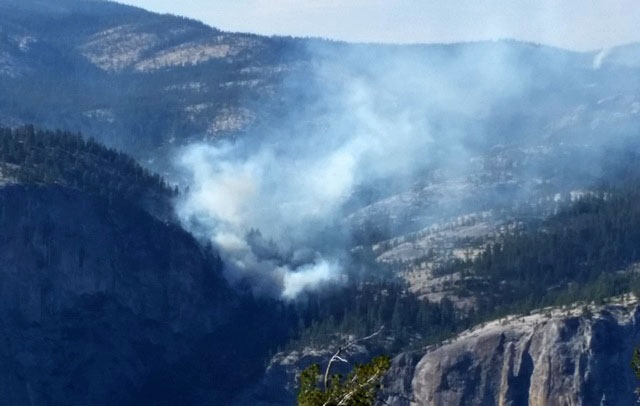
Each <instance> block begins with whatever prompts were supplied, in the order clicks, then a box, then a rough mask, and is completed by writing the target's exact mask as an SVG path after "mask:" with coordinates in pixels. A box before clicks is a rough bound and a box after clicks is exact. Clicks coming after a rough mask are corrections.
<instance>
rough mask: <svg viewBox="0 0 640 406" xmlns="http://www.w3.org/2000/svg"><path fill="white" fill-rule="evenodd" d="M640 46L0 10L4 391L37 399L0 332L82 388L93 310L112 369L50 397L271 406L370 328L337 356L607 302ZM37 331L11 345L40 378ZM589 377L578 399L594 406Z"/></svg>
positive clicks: (637, 119)
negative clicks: (342, 37)
mask: <svg viewBox="0 0 640 406" xmlns="http://www.w3.org/2000/svg"><path fill="white" fill-rule="evenodd" d="M639 55H640V45H638V44H630V45H627V46H622V47H618V48H613V49H608V50H602V51H594V52H573V51H567V50H562V49H558V48H552V47H546V46H540V45H536V44H531V43H522V42H517V41H509V40H505V41H495V42H472V43H462V44H450V45H404V46H396V45H377V44H349V43H343V42H332V41H324V40H319V39H300V38H289V37H262V36H257V35H250V34H242V33H228V32H222V31H220V30H217V29H215V28H212V27H208V26H206V25H204V24H202V23H200V22H197V21H194V20H188V19H185V18H180V17H175V16H170V15H158V14H154V13H150V12H147V11H144V10H142V9H137V8H133V7H128V6H124V5H120V4H117V3H112V2H103V1H83V0H58V1H55V2H42V1H36V0H27V1H18V0H0V127H3V128H4V129H0V195H2V196H0V198H1V200H0V203H2V207H4V209H3V210H2V211H0V221H2V222H3V228H2V230H4V231H3V233H4V238H5V239H4V240H2V239H0V241H4V242H5V243H6V244H5V246H4V247H5V248H4V251H0V254H3V253H4V254H6V255H5V256H4V257H2V256H0V260H2V261H3V263H4V265H5V267H4V268H3V269H6V270H8V271H6V272H9V274H8V276H7V275H5V276H7V278H8V279H7V280H8V281H9V282H7V284H8V285H7V286H8V287H7V288H6V291H5V293H6V295H5V296H6V297H3V299H2V300H5V301H6V302H7V303H9V304H10V306H8V307H7V309H9V310H7V312H6V314H4V313H3V315H0V316H2V317H5V316H6V319H7V320H11V321H10V325H11V326H13V327H14V328H15V329H17V330H16V331H19V333H16V335H13V336H8V338H7V339H8V340H9V341H11V342H12V343H13V344H12V346H10V348H9V349H8V350H7V351H6V353H4V354H0V355H1V356H2V357H4V358H6V359H7V360H10V362H11V363H15V365H18V366H16V367H15V368H14V367H7V368H6V369H5V370H1V371H0V378H2V377H3V376H7V377H8V378H7V379H8V382H9V381H10V382H14V381H15V382H17V381H19V379H20V378H19V377H20V376H22V375H24V376H28V377H29V378H28V379H27V381H28V382H35V381H36V380H38V382H40V383H38V386H37V388H36V389H35V391H36V392H37V396H36V397H37V399H40V400H42V401H44V402H46V401H52V402H54V403H55V402H62V401H63V399H64V394H63V393H57V392H56V393H53V394H51V393H49V391H48V390H47V388H48V385H56V382H57V381H56V382H54V381H52V380H50V378H51V376H52V374H53V373H54V372H51V373H49V372H46V371H49V370H46V371H45V372H42V371H36V369H37V368H36V365H37V364H38V362H40V361H38V362H36V361H33V362H32V361H28V360H27V361H25V360H24V359H23V358H20V357H21V356H20V354H21V349H20V348H19V343H20V337H19V336H20V334H28V331H31V330H29V329H31V328H33V329H34V330H33V331H36V336H38V337H41V338H42V340H44V339H45V338H46V337H53V339H52V340H53V341H54V342H56V343H60V345H62V346H64V348H79V349H78V351H80V352H81V353H82V354H84V355H83V357H85V358H82V359H86V360H87V361H86V362H87V363H88V364H89V367H86V366H85V367H80V366H79V367H78V368H80V369H79V370H82V368H85V370H86V371H90V373H91V374H96V375H99V374H101V373H102V371H103V370H102V369H101V366H100V365H99V364H100V363H99V362H97V361H95V360H94V359H93V358H91V355H88V354H91V353H93V352H96V351H98V352H103V353H105V354H109V353H110V352H109V351H110V350H109V349H108V348H106V347H108V346H109V345H111V341H110V340H107V341H106V342H103V341H100V340H98V339H95V340H97V341H96V342H94V338H92V337H93V336H88V335H87V334H88V333H86V334H85V333H77V335H74V334H76V333H74V332H76V331H77V330H76V329H80V331H85V330H84V329H85V328H87V323H89V320H91V319H92V318H94V317H98V319H99V320H102V321H103V322H104V323H103V324H102V325H100V326H97V327H96V331H97V332H99V333H100V334H106V335H107V336H109V334H108V333H104V332H105V331H108V327H105V326H108V325H113V326H114V329H115V330H116V331H117V339H118V340H120V341H118V344H117V345H116V347H117V348H116V350H114V351H115V352H114V353H115V354H117V356H116V359H115V360H114V361H113V364H109V365H113V368H121V369H122V370H124V371H125V374H126V375H127V378H122V380H123V381H120V377H118V379H115V378H114V379H113V380H108V381H107V382H105V383H104V385H102V384H95V385H96V386H95V387H93V386H90V387H88V388H87V389H86V390H85V389H83V388H82V385H80V386H73V385H75V384H73V383H72V382H74V379H76V378H77V376H82V371H81V372H78V374H79V375H74V374H76V372H74V371H71V370H64V371H63V373H62V378H60V379H61V380H62V381H63V382H64V384H65V385H72V386H73V388H74V389H73V391H74V392H73V393H74V395H73V396H75V397H74V398H73V399H78V401H86V400H87V399H88V400H90V401H97V400H96V399H100V396H102V394H104V393H111V392H110V391H111V390H112V389H113V388H120V389H118V390H117V391H116V392H114V394H113V396H112V397H110V398H108V400H113V401H118V402H125V403H127V402H135V401H136V400H139V399H140V396H150V394H152V393H153V394H154V396H156V397H157V399H162V398H163V397H167V398H168V399H181V398H182V397H183V396H187V399H188V401H186V402H187V403H189V404H210V403H211V399H217V400H218V401H221V402H231V401H232V399H233V400H235V401H236V402H239V403H238V404H243V403H242V402H245V403H244V404H260V403H259V402H265V403H264V404H286V403H287V402H289V401H290V400H291V395H292V391H291V385H289V386H287V384H286V383H283V382H281V381H278V380H279V379H280V380H281V379H282V376H288V377H292V376H293V375H295V374H293V372H294V371H296V370H297V368H299V366H300V365H302V364H304V363H305V362H307V360H308V358H305V357H306V355H304V354H310V353H314V352H313V351H316V350H315V348H316V347H323V346H330V345H333V344H335V343H336V340H337V339H338V338H339V337H341V336H340V334H343V335H347V334H366V333H367V332H370V331H373V330H375V329H377V328H379V326H380V325H382V324H385V325H387V327H388V331H389V333H388V336H387V337H385V338H384V339H381V340H380V342H376V343H373V344H372V346H371V347H370V348H369V347H368V348H362V349H361V352H360V355H361V356H362V357H363V358H366V356H368V355H373V354H376V353H380V352H385V353H392V354H394V355H395V354H396V353H400V352H402V351H406V350H409V349H415V348H420V349H421V350H420V351H422V348H424V347H425V346H426V345H427V344H434V343H438V342H440V341H442V340H443V339H444V338H447V337H451V336H452V335H454V334H457V333H459V332H461V331H463V330H464V329H466V328H469V327H471V326H472V325H473V324H475V323H480V322H486V321H488V320H491V319H492V318H494V317H504V316H505V315H506V314H511V313H519V312H522V313H525V312H531V311H534V310H535V309H537V308H538V307H541V306H550V305H556V306H561V305H569V304H570V303H574V302H577V301H591V300H599V301H604V300H605V299H606V298H607V297H608V296H612V295H619V294H623V293H628V292H629V291H630V290H631V288H632V287H633V286H636V283H637V281H636V272H635V268H634V264H635V263H636V262H638V261H639V260H640V257H638V252H640V251H638V250H637V249H636V248H635V247H636V246H637V244H638V243H640V240H639V239H638V234H637V232H636V231H634V230H636V229H637V227H640V222H639V220H638V219H639V218H640V217H638V215H637V213H638V210H637V207H636V203H635V202H636V201H637V197H638V193H637V185H638V184H640V182H639V181H638V179H639V178H640V177H638V176H637V175H638V173H637V163H638V162H640V161H639V157H640V142H639V141H640V140H639V139H638V128H640V75H639V73H640V57H639ZM25 125H27V126H26V127H25ZM29 125H35V129H34V127H33V126H29ZM5 127H6V128H5ZM9 128H13V130H11V129H9ZM40 129H63V130H66V131H71V132H74V133H76V132H80V133H81V134H82V135H81V136H76V135H74V134H71V133H69V132H58V133H56V132H47V131H41V130H40ZM89 137H90V138H93V139H92V140H87V139H88V138H89ZM102 144H104V145H105V146H106V147H105V146H103V145H102ZM109 148H114V150H111V149H109ZM117 151H119V152H117ZM134 159H137V160H138V162H139V163H140V164H139V165H138V164H137V163H136V162H135V161H134ZM143 168H144V169H143ZM155 173H158V174H157V175H156V174H155ZM23 206H24V207H30V209H29V210H28V211H27V212H20V208H21V207H23ZM5 213H9V214H5ZM98 235H105V236H106V237H105V238H106V240H102V239H97V238H98V237H96V236H98ZM20 241H22V244H20ZM100 247H104V248H105V249H107V252H111V253H112V254H113V255H112V254H109V255H102V254H100ZM21 258H23V259H24V258H32V259H33V261H26V262H25V263H24V264H22V265H21V263H22V262H23V261H22V260H21ZM113 258H115V259H113ZM114 261H115V262H114ZM85 264H86V265H85ZM23 268H24V269H23ZM12 269H15V270H18V269H20V272H17V271H16V272H13V271H10V270H12ZM43 270H47V272H49V274H43V273H42V272H43ZM47 275H49V276H47ZM3 286H4V285H3ZM7 292H8V293H7ZM16 292H18V293H16ZM20 292H22V293H20ZM20 297H24V298H26V299H25V300H24V301H21V300H20ZM68 312H71V313H73V312H80V315H79V316H78V317H79V318H74V317H75V316H73V317H72V316H69V315H68V314H67V313H68ZM73 314H75V313H73ZM125 314H126V317H125ZM634 314H635V313H634ZM569 316H571V315H568V316H567V317H569ZM120 317H125V319H126V320H128V321H127V322H121V321H118V320H119V318H120ZM580 317H582V316H580ZM603 317H605V316H603ZM12 318H13V319H12ZM238 320H243V322H244V321H246V323H247V325H248V326H250V327H251V328H250V329H249V328H247V330H246V331H239V330H238V328H237V327H233V326H235V325H236V324H237V323H238ZM624 320H625V321H624V323H623V322H620V323H622V324H624V326H625V327H621V328H624V329H626V328H629V329H630V330H633V331H635V330H634V328H635V327H634V326H635V324H634V323H635V321H629V320H631V319H629V320H627V319H624ZM633 320H635V319H633ZM58 322H59V323H62V325H63V326H66V327H64V328H65V329H66V328H68V330H69V332H67V330H64V331H62V330H60V331H59V330H58V329H57V327H55V326H56V323H58ZM129 322H130V323H131V325H136V326H138V325H139V326H140V328H141V329H142V330H143V333H141V334H142V338H141V339H140V340H138V339H137V338H136V337H135V336H134V335H133V334H130V333H129V332H128V331H127V325H128V324H127V323H129ZM25 323H26V324H25ZM29 323H32V324H33V323H35V324H33V325H32V324H29ZM145 323H149V326H147V324H145ZM568 323H569V324H570V325H571V322H568ZM581 323H582V324H580V325H585V326H591V324H590V322H587V321H584V322H581ZM612 323H613V322H612ZM616 323H617V322H616ZM627 325H629V326H631V327H626V326H627ZM29 326H32V327H29ZM527 328H528V327H527ZM536 331H537V330H536ZM65 334H68V335H70V336H71V337H72V338H71V339H69V340H66V338H65V337H67V335H65ZM92 334H93V333H92ZM114 334H115V333H114ZM545 334H546V333H545ZM580 334H582V333H580ZM580 334H579V335H578V338H577V339H576V340H578V341H579V340H580V339H582V337H585V335H584V334H586V333H584V334H582V335H580ZM634 334H635V333H634ZM236 336H240V338H239V339H238V343H237V346H236V345H235V344H234V337H236ZM114 339H115V338H114ZM612 339H613V338H612ZM38 340H40V338H38ZM38 340H36V341H37V342H33V343H31V344H32V345H33V348H27V349H26V350H25V351H27V352H29V353H31V354H36V355H34V357H35V358H33V359H37V360H41V361H42V362H45V361H46V360H47V357H49V354H50V351H49V348H48V347H46V345H45V343H44V341H42V342H41V341H38ZM65 340H66V341H65ZM139 341H140V342H139ZM516 341H517V340H516ZM70 343H72V344H70ZM31 344H30V345H31ZM625 345H626V347H624V350H621V351H620V354H627V353H628V352H629V351H630V349H629V348H627V347H628V345H627V344H625ZM246 348H251V349H252V350H251V351H248V352H246V353H243V351H244V350H245V349H246ZM278 350H286V351H285V352H279V353H278V354H276V355H274V356H273V357H272V358H271V356H272V355H273V354H274V353H276V352H278ZM65 351H66V350H65ZM429 351H430V350H429ZM545 351H546V350H545ZM549 351H551V350H549ZM553 351H560V350H558V349H557V348H556V349H554V350H553ZM239 354H240V355H239ZM500 356H502V355H500ZM625 356H626V355H625ZM218 357H221V358H220V359H222V362H221V364H220V365H221V366H220V367H219V368H218V369H217V368H216V367H214V366H213V365H214V361H212V360H217V359H218ZM620 357H622V355H620ZM156 358H157V359H158V361H157V363H156V362H155V361H154V359H156ZM578 358H579V357H578ZM400 359H405V360H406V359H407V358H406V357H405V358H402V357H401V358H400ZM425 359H428V358H425ZM571 359H572V360H573V359H574V358H571ZM593 359H599V358H597V357H595V358H593ZM129 360H135V365H136V366H135V367H129V366H125V365H124V364H125V363H126V362H129ZM196 360H197V361H196ZM616 360H617V361H616V362H618V363H617V364H615V365H622V364H623V363H624V362H626V360H623V359H622V358H620V359H616ZM132 362H133V361H132ZM416 362H417V361H416ZM425 362H426V361H425ZM474 362H475V361H474ZM567 362H569V361H567ZM571 362H573V361H571ZM594 362H595V361H594ZM62 363H64V357H62V358H56V357H53V358H51V371H57V370H58V369H57V368H58V365H61V364H62ZM234 363H237V365H236V367H237V369H236V370H235V372H234V373H233V374H230V375H228V376H226V377H223V375H225V374H228V373H229V370H230V369H233V368H234V367H233V365H234ZM265 364H268V365H269V368H268V369H267V371H266V372H265V370H264V368H263V367H264V365H265ZM12 365H13V364H12ZM192 365H195V367H194V369H193V371H191V372H189V373H186V372H185V373H186V375H185V377H183V379H179V380H177V382H176V383H175V385H173V384H168V383H167V382H168V381H171V379H173V378H172V376H173V374H172V373H171V371H172V368H175V370H176V371H189V369H190V366H192ZM394 365H395V364H394ZM474 365H480V366H479V367H478V368H484V366H482V365H485V366H486V365H488V364H483V363H482V362H480V361H478V362H477V363H474ZM594 365H595V364H594ZM625 365H626V364H625ZM413 367H415V364H413V366H412V367H411V368H413ZM488 367H491V368H492V367H493V365H489V366H488ZM454 368H455V366H454ZM593 368H597V367H596V366H594V367H593ZM15 371H21V372H20V373H18V374H17V375H16V373H15ZM412 371H413V370H412ZM412 371H409V372H406V371H405V372H406V373H407V374H408V375H406V376H413V375H412V374H413V372H412ZM580 371H582V372H584V371H583V370H580ZM41 372H42V373H41ZM529 372H531V371H529ZM582 372H580V373H582ZM444 373H445V372H443V374H444ZM509 373H511V372H509ZM514 373H515V372H514ZM3 374H4V375H3ZM287 374H288V375H287ZM292 374H293V375H292ZM629 374H630V371H629ZM422 375H424V374H422ZM422 375H420V376H422ZM92 376H93V375H92ZM504 376H508V374H507V375H504ZM597 376H599V375H597ZM627 378H629V377H627ZM86 379H87V380H89V381H91V382H96V381H95V380H94V379H93V378H91V379H89V378H86ZM412 379H422V378H412ZM425 379H426V378H425ZM429 379H431V378H429ZM434 379H436V378H434ZM461 379H462V378H461ZM465 379H466V380H463V381H462V383H460V385H461V387H463V388H473V387H475V386H474V385H476V383H477V382H476V381H475V380H474V379H475V378H472V377H466V378H465ZM505 379H506V378H505ZM523 379H524V378H523ZM576 379H578V378H576ZM580 379H583V380H585V381H586V380H588V379H590V378H588V377H587V374H586V372H585V374H584V376H583V375H581V376H580ZM625 379H626V378H625ZM210 380H214V381H215V383H214V384H211V382H210ZM628 381H629V382H631V378H629V379H628ZM123 382H124V383H123ZM274 382H278V383H277V385H278V389H277V390H275V389H273V388H272V387H271V386H269V385H275V383H274ZM492 382H493V381H492ZM492 385H493V383H492ZM18 387H19V388H20V390H19V391H18V390H17V391H16V394H15V396H16V397H15V399H20V401H21V400H22V399H26V398H27V397H28V396H29V395H28V394H29V390H30V389H28V388H29V386H28V385H26V384H25V385H18ZM596 387H597V388H598V389H597V391H598V392H597V393H596V394H593V393H587V392H586V391H585V392H584V393H582V392H581V394H580V396H582V395H584V396H583V397H584V399H595V398H598V399H599V398H601V397H602V395H603V394H609V393H610V392H611V388H609V387H607V386H605V385H596ZM422 389H424V388H422V387H421V386H420V384H416V385H414V386H412V387H411V388H409V389H407V388H404V389H402V391H401V392H402V393H405V391H417V392H419V393H423V392H424V391H422ZM469 390H471V389H469ZM518 390H520V389H518ZM532 390H533V389H532ZM421 391H422V392H421ZM436 392H437V391H436ZM187 394H188V395H187ZM110 396H111V395H110ZM443 396H444V395H443ZM505 396H506V395H505ZM549 398H550V397H549ZM607 398H609V399H611V395H610V394H609V395H607ZM154 399H155V398H154ZM247 399H248V400H247ZM492 399H493V398H492ZM518 399H519V398H518ZM616 399H618V398H616ZM619 399H627V397H619ZM494 400H495V402H498V400H496V399H494ZM395 401H397V402H398V403H395V404H397V405H400V404H403V403H402V402H403V400H401V399H400V400H399V399H396V400H395ZM492 401H493V400H492ZM16 402H19V401H16ZM269 402H271V403H269ZM442 402H445V400H443V401H442ZM439 404H445V403H439ZM514 404H520V403H517V402H516V403H514ZM585 404H586V403H585Z"/></svg>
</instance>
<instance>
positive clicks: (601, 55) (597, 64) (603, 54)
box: [593, 48, 611, 70]
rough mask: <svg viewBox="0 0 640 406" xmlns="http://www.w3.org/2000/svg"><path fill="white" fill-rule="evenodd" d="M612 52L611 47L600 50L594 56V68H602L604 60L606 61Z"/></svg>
mask: <svg viewBox="0 0 640 406" xmlns="http://www.w3.org/2000/svg"><path fill="white" fill-rule="evenodd" d="M610 53H611V48H604V49H602V50H600V51H599V52H598V53H597V54H596V55H595V56H594V57H593V69H594V70H598V69H600V68H601V67H602V62H604V60H605V59H606V58H607V56H609V54H610Z"/></svg>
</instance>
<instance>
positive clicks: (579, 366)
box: [385, 304, 640, 406]
mask: <svg viewBox="0 0 640 406" xmlns="http://www.w3.org/2000/svg"><path fill="white" fill-rule="evenodd" d="M580 313H581V312H580V311H579V310H577V309H574V310H573V311H566V312H565V313H564V314H563V313H561V312H560V311H556V312H554V313H553V314H547V315H542V314H535V315H531V316H527V317H522V318H508V319H503V320H500V321H495V322H492V323H489V324H487V325H485V326H481V327H479V328H476V329H473V330H471V331H467V332H465V333H463V334H461V335H460V336H458V337H457V338H455V339H454V340H451V341H450V342H447V343H445V344H444V345H442V346H440V347H439V348H435V349H427V350H426V353H425V354H424V355H423V356H422V358H421V359H420V360H419V361H417V359H419V358H420V356H419V354H402V355H400V356H398V357H396V358H395V359H394V361H393V365H392V369H391V371H390V372H389V373H388V375H387V377H386V380H385V384H386V390H385V398H386V402H387V403H388V404H392V405H397V406H401V405H402V406H407V405H433V406H438V405H446V406H450V405H500V406H521V405H531V406H588V405H600V404H607V405H610V406H612V405H614V406H617V405H620V406H622V405H632V404H633V403H634V401H635V400H634V399H635V395H634V393H633V392H634V388H635V386H636V380H635V378H634V377H633V374H632V371H631V368H630V367H629V362H630V360H631V353H632V350H633V348H634V346H636V345H637V344H638V343H639V342H640V341H639V340H640V336H639V333H640V324H639V321H640V307H636V305H635V304H634V305H626V306H624V305H621V304H618V305H609V306H605V307H601V308H597V309H593V313H594V314H593V315H592V316H591V315H587V314H585V315H582V314H580ZM416 361H417V363H416ZM603 399H604V401H603ZM602 402H604V403H602Z"/></svg>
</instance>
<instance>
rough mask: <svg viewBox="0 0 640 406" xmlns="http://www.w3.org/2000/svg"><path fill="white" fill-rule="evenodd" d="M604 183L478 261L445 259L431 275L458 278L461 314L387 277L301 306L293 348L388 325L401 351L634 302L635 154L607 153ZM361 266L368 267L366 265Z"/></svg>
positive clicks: (638, 200)
mask: <svg viewBox="0 0 640 406" xmlns="http://www.w3.org/2000/svg"><path fill="white" fill-rule="evenodd" d="M609 160H610V162H608V163H606V164H605V172H604V174H605V175H606V178H604V177H603V180H602V181H601V182H600V183H599V184H598V185H596V186H595V187H594V188H593V191H592V192H590V193H586V194H585V195H583V196H581V197H579V198H577V199H576V200H574V201H573V202H571V203H569V204H567V205H566V206H564V207H562V208H561V209H559V210H558V211H557V212H556V213H554V214H553V215H551V216H550V217H548V218H547V219H545V220H544V221H542V222H540V221H535V222H532V223H531V224H528V225H527V226H526V227H522V228H515V229H512V230H510V231H508V232H505V233H504V234H503V235H501V236H500V237H499V238H498V239H497V241H496V242H493V243H491V244H489V245H488V248H487V249H486V250H484V252H482V253H481V254H480V255H479V256H477V257H475V258H469V259H467V260H455V261H452V262H451V263H449V264H448V265H445V266H442V267H441V268H440V269H438V274H439V275H446V274H453V273H460V274H462V275H463V278H461V280H460V281H458V282H456V283H455V288H454V293H455V294H456V295H457V296H459V297H463V298H464V297H467V298H473V299H474V300H475V302H476V306H475V307H474V308H473V309H472V310H470V311H463V310H460V309H456V308H455V307H454V305H453V304H452V302H451V301H449V300H447V299H444V300H442V302H440V303H430V302H428V301H426V300H420V299H418V298H416V297H415V296H414V295H412V294H410V293H409V292H408V290H407V287H406V286H405V285H404V284H403V283H402V282H400V281H397V280H396V281H395V282H394V280H393V279H391V280H387V281H386V282H382V281H377V282H372V283H370V284H366V283H365V284H364V285H362V286H359V287H356V286H351V287H346V288H343V289H342V290H341V291H333V292H331V293H326V294H325V295H327V296H325V297H314V296H313V295H311V296H309V297H308V298H307V301H308V303H307V305H306V307H305V312H306V315H307V317H312V318H313V320H314V321H311V322H309V321H308V320H307V321H306V323H299V326H300V331H301V332H300V333H299V334H300V337H301V339H302V340H301V341H302V342H305V343H322V342H325V343H326V342H327V341H328V340H329V341H330V340H331V338H332V337H333V336H332V334H335V332H345V333H354V334H360V335H361V334H363V333H366V332H368V331H373V330H374V329H375V328H376V327H377V326H380V325H385V326H389V327H390V333H391V335H392V336H393V337H394V338H395V343H394V344H395V345H397V346H399V347H402V348H407V347H408V346H409V347H410V346H414V345H416V344H420V345H426V344H431V343H434V342H438V341H441V340H442V339H443V338H445V337H447V336H450V335H452V334H453V333H455V332H458V331H461V330H464V329H466V328H468V327H469V326H471V325H474V324H477V323H481V322H484V321H488V320H492V319H495V318H499V317H503V316H505V315H508V314H514V313H515V314H527V313H529V312H531V311H534V310H536V309H540V308H543V307H545V306H550V305H553V306H562V305H568V304H573V303H576V302H585V303H590V302H596V303H602V302H604V301H606V300H607V299H608V298H610V297H612V296H616V295H622V294H626V293H629V292H634V293H636V295H638V296H639V297H640V274H639V272H638V271H637V270H636V269H635V267H633V265H634V264H635V263H637V262H638V261H640V174H639V173H638V172H637V168H638V164H639V163H640V155H639V154H637V153H633V152H620V151H615V153H612V154H611V155H610V158H609ZM369 265H370V266H373V265H371V262H369Z"/></svg>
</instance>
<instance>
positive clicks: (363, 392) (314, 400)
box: [298, 356, 391, 406]
mask: <svg viewBox="0 0 640 406" xmlns="http://www.w3.org/2000/svg"><path fill="white" fill-rule="evenodd" d="M390 366H391V361H390V360H389V357H386V356H380V357H377V358H374V359H373V360H371V361H370V362H369V363H367V364H364V365H356V367H355V368H354V369H353V371H352V372H351V373H350V374H349V375H348V376H347V377H345V378H343V377H341V376H340V375H333V376H332V377H331V379H330V380H329V381H328V384H327V386H326V388H325V387H323V384H322V383H321V381H320V367H319V366H318V365H317V364H314V365H312V366H310V367H309V368H307V369H305V370H304V371H303V372H302V374H301V375H300V392H299V394H298V406H371V405H373V404H374V403H375V400H376V394H377V393H378V390H379V389H380V380H381V379H382V376H383V375H384V374H385V372H387V370H388V369H389V367H390Z"/></svg>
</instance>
